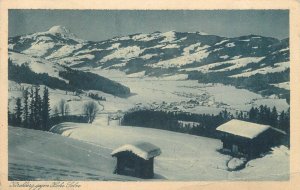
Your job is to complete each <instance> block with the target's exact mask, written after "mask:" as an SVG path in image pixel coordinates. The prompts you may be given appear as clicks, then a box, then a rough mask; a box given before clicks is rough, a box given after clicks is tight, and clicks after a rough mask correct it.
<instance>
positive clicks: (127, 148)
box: [111, 142, 161, 179]
mask: <svg viewBox="0 0 300 190" xmlns="http://www.w3.org/2000/svg"><path fill="white" fill-rule="evenodd" d="M160 154H161V150H160V148H158V147H157V146H155V145H153V144H151V143H147V142H136V143H133V144H126V145H123V146H121V147H119V148H117V149H115V150H114V151H113V152H112V153H111V155H112V156H113V157H117V166H116V169H115V171H114V173H116V174H120V175H128V176H133V177H138V178H144V179H149V178H153V176H154V169H153V164H154V157H156V156H158V155H160Z"/></svg>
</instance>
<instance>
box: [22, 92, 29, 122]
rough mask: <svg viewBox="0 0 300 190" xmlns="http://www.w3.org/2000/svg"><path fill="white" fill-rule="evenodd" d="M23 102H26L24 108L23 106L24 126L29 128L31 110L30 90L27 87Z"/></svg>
mask: <svg viewBox="0 0 300 190" xmlns="http://www.w3.org/2000/svg"><path fill="white" fill-rule="evenodd" d="M23 98H24V100H23V104H24V108H23V126H24V127H25V128H28V125H29V110H28V90H27V89H25V90H24V93H23Z"/></svg>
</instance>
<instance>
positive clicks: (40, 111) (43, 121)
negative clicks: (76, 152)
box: [8, 86, 99, 131]
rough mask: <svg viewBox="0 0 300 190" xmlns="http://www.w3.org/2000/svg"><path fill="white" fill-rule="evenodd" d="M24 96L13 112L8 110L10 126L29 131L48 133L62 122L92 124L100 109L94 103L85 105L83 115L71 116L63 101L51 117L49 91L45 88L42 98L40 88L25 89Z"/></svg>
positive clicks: (18, 101) (90, 102)
mask: <svg viewBox="0 0 300 190" xmlns="http://www.w3.org/2000/svg"><path fill="white" fill-rule="evenodd" d="M22 92H23V95H22V97H21V98H20V97H19V98H17V99H16V103H15V107H14V109H13V112H11V111H10V110H9V109H8V124H9V125H11V126H18V127H24V128H28V129H36V130H44V131H48V130H49V129H50V128H51V127H52V126H54V125H56V124H59V123H62V122H77V123H92V122H93V121H94V120H95V118H96V115H97V113H98V112H99V108H98V105H97V103H95V102H94V101H88V102H86V103H85V104H84V105H83V109H82V114H80V115H71V114H70V113H71V109H70V106H69V104H68V103H67V102H66V100H64V99H61V100H60V101H59V102H58V105H55V106H54V108H53V115H50V111H51V109H50V103H49V101H50V99H49V90H48V88H47V87H44V91H43V96H40V87H39V86H32V87H28V88H24V90H23V91H22Z"/></svg>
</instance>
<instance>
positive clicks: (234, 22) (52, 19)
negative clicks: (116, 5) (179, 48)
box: [9, 10, 289, 41]
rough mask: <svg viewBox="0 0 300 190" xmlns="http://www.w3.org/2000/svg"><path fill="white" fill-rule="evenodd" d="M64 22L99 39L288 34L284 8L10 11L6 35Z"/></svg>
mask: <svg viewBox="0 0 300 190" xmlns="http://www.w3.org/2000/svg"><path fill="white" fill-rule="evenodd" d="M54 25H63V26H65V27H67V28H68V29H70V30H71V32H73V33H74V34H76V35H77V36H78V37H80V38H82V39H85V40H92V41H100V40H106V39H110V38H112V37H115V36H124V35H128V34H135V33H152V32H155V31H161V32H166V31H170V30H176V31H180V32H195V31H201V32H205V33H208V34H215V35H219V36H225V37H237V36H241V35H248V34H257V35H263V36H269V37H275V38H279V39H283V38H287V37H288V36H289V13H288V11H287V10H272V11H270V10H255V11H254V10H241V11H239V10H234V11H225V10H214V11H199V10H197V11H183V10H176V11H173V10H172V11H163V10H161V11H144V10H143V11H128V10H124V11H116V10H114V11H112V10H10V11H9V36H16V35H21V34H28V33H33V32H40V31H46V30H48V29H49V28H51V26H54Z"/></svg>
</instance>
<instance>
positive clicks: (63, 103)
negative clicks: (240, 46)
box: [58, 99, 66, 116]
mask: <svg viewBox="0 0 300 190" xmlns="http://www.w3.org/2000/svg"><path fill="white" fill-rule="evenodd" d="M65 106H66V101H65V100H64V99H61V100H60V101H59V103H58V111H59V112H60V114H61V115H62V116H64V115H65V109H66V108H65Z"/></svg>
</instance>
